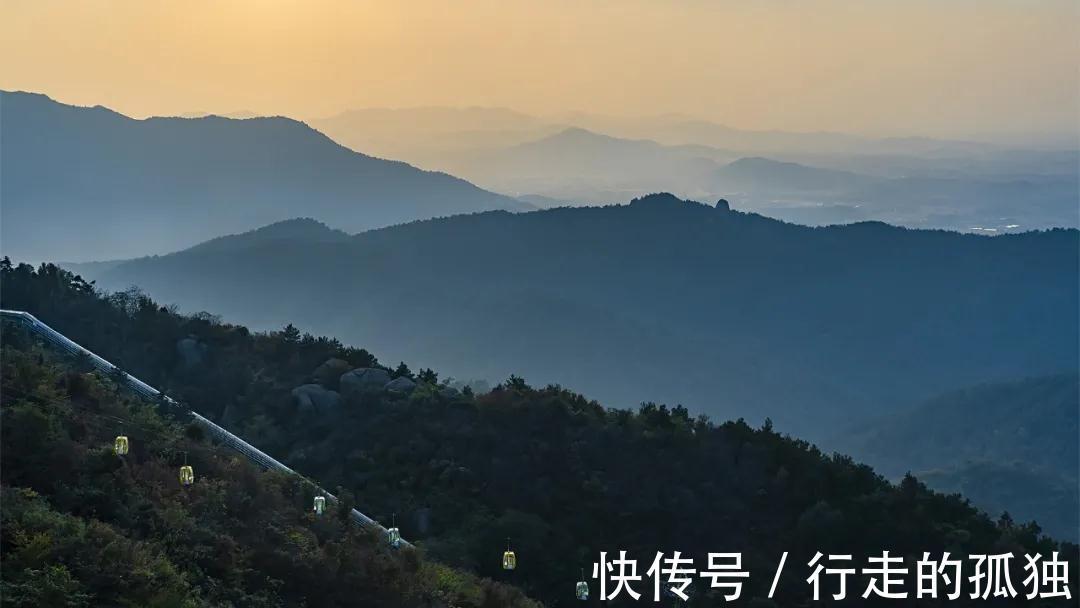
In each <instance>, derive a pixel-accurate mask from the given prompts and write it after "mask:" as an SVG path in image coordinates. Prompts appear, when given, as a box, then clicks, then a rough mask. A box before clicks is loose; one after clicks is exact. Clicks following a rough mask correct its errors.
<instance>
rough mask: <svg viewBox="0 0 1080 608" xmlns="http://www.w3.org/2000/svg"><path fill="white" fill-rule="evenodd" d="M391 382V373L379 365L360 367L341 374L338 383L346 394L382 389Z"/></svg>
mask: <svg viewBox="0 0 1080 608" xmlns="http://www.w3.org/2000/svg"><path fill="white" fill-rule="evenodd" d="M388 382H390V373H389V372H387V371H386V370H385V369H379V368H377V367H358V368H356V369H354V370H352V371H348V372H345V373H344V374H341V378H339V380H338V384H339V386H340V387H341V392H342V393H344V394H347V395H348V394H362V393H370V392H374V391H379V390H382V388H383V387H384V386H386V384H387V383H388Z"/></svg>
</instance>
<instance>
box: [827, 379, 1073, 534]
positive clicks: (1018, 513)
mask: <svg viewBox="0 0 1080 608" xmlns="http://www.w3.org/2000/svg"><path fill="white" fill-rule="evenodd" d="M1078 412H1080V377H1078V376H1077V374H1076V373H1075V372H1073V373H1066V374H1057V375H1052V376H1041V377H1037V378H1026V379H1024V380H1018V381H1013V382H1004V383H992V384H980V385H977V386H972V387H965V388H962V389H958V390H954V391H949V392H947V393H944V394H942V395H938V396H936V397H934V398H932V399H929V400H927V401H925V402H923V403H921V404H919V405H918V406H916V407H914V408H910V409H904V410H902V411H900V412H899V413H896V414H893V415H889V416H886V417H884V418H882V419H880V420H875V421H874V422H872V423H870V424H868V425H865V426H862V427H860V428H855V429H850V430H848V431H847V432H845V433H843V434H842V435H840V436H839V437H837V438H836V440H835V441H834V442H832V443H833V445H835V446H837V448H839V449H840V450H842V451H843V452H845V453H847V454H850V455H852V456H853V457H855V458H857V459H859V460H860V461H863V462H866V463H867V464H870V465H871V466H873V467H874V469H875V470H877V471H879V472H881V473H883V474H885V475H887V476H889V477H891V478H894V479H898V478H900V477H901V476H903V475H904V474H905V473H906V472H908V471H911V472H913V473H915V474H916V475H918V477H919V479H921V480H923V481H925V482H926V483H927V484H928V485H930V487H932V488H935V489H937V490H940V491H943V492H960V493H962V494H963V495H964V496H966V497H968V498H970V499H971V500H972V501H973V502H974V503H975V504H976V505H977V506H979V507H980V508H982V509H985V510H986V512H988V513H992V514H998V513H1001V512H1002V511H1008V512H1009V513H1010V514H1011V515H1012V516H1013V517H1015V518H1017V519H1019V520H1024V521H1026V520H1028V519H1037V520H1038V521H1039V523H1040V524H1041V525H1042V526H1043V529H1044V530H1046V531H1047V532H1049V533H1051V534H1053V535H1054V536H1056V537H1058V538H1063V539H1069V540H1072V541H1073V542H1075V541H1076V539H1077V529H1076V518H1077V515H1078V514H1080V497H1078V495H1077V491H1078V486H1077V477H1078V470H1077V466H1078V465H1077V463H1078V461H1080V454H1078V449H1080V448H1078V446H1077V441H1076V437H1077V435H1078V434H1080V429H1078V428H1077V424H1078V422H1080V414H1078ZM1006 480H1008V481H1006Z"/></svg>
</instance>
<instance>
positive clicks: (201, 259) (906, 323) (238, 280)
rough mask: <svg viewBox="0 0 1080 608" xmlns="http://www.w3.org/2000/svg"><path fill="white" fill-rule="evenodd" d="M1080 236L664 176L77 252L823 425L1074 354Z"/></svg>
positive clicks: (385, 343)
mask: <svg viewBox="0 0 1080 608" xmlns="http://www.w3.org/2000/svg"><path fill="white" fill-rule="evenodd" d="M282 232H284V233H287V234H302V235H303V238H286V239H283V238H280V237H278V236H275V235H279V234H281V233H282ZM1078 247H1080V239H1078V233H1077V231H1076V230H1053V231H1048V232H1032V233H1024V234H1016V235H1005V236H1002V237H996V238H988V237H982V236H976V235H962V234H956V233H948V232H939V231H915V230H906V229H902V228H895V227H891V226H887V225H884V224H880V223H861V224H856V225H851V226H840V227H830V228H807V227H802V226H796V225H791V224H785V223H783V222H779V221H776V220H772V219H768V218H764V217H761V216H758V215H754V214H745V213H739V212H734V211H725V210H723V209H722V208H713V207H711V206H707V205H701V204H698V203H693V202H684V201H681V200H679V199H677V198H675V197H673V196H671V195H653V196H649V197H645V198H642V199H638V200H635V201H633V202H632V203H631V204H630V205H621V206H611V207H606V208H562V209H555V210H549V211H541V212H535V213H528V214H517V215H515V214H509V213H500V212H494V213H483V214H477V215H469V216H458V217H452V218H446V219H438V220H432V221H423V222H415V223H411V224H407V225H402V226H396V227H392V228H387V229H382V230H376V231H372V232H366V233H362V234H358V235H356V236H352V237H348V238H344V237H342V235H340V234H339V233H336V232H333V231H331V230H330V229H329V228H325V227H319V226H317V225H315V224H312V223H311V222H308V221H303V222H299V223H296V222H290V223H288V224H286V225H284V226H276V227H272V228H269V229H264V230H263V231H261V232H254V233H249V234H244V235H239V236H235V237H229V238H225V239H219V240H218V241H216V242H215V244H212V246H203V247H197V248H193V249H191V250H188V251H183V252H180V253H177V254H173V255H167V256H161V257H149V258H143V259H137V260H131V261H128V262H124V263H120V264H117V265H115V266H113V267H111V268H101V267H98V268H79V269H78V270H79V271H80V272H86V274H88V275H90V278H94V279H97V281H98V283H99V285H101V286H103V287H106V288H111V289H124V288H127V287H129V286H131V285H138V286H140V287H142V288H144V289H145V290H147V291H148V292H149V293H150V294H151V295H152V296H153V297H155V298H157V299H158V300H160V301H163V302H166V303H176V304H178V305H179V306H180V307H181V309H182V310H187V311H199V310H212V311H215V312H218V313H221V314H223V316H224V318H225V319H226V320H235V321H238V322H243V323H246V324H249V325H253V326H255V327H256V328H264V329H265V328H280V327H281V326H284V325H285V324H286V323H289V322H292V323H296V324H297V325H298V326H300V327H301V328H303V329H306V330H311V331H313V332H318V333H328V334H332V335H337V336H339V337H341V338H342V339H344V340H346V341H350V342H354V343H356V344H360V345H363V346H364V347H366V348H371V349H372V350H373V351H377V352H380V353H383V354H384V356H386V357H387V358H388V359H389V360H393V361H396V360H398V359H403V360H408V361H410V362H416V363H417V364H421V365H430V366H431V367H436V368H439V369H442V370H445V371H447V372H450V373H451V374H454V375H456V376H458V377H465V378H477V377H483V378H487V379H490V380H494V381H499V380H502V379H504V378H506V377H507V376H508V375H510V374H511V373H515V374H519V375H524V376H525V377H526V378H527V379H528V380H530V381H532V382H534V383H540V384H543V383H546V382H562V383H566V384H567V385H568V386H574V387H577V388H579V389H580V390H582V391H583V392H584V393H585V394H586V395H588V396H591V397H596V398H599V399H602V400H603V401H604V402H605V403H608V404H611V405H622V406H625V405H634V404H636V403H638V402H639V401H641V400H653V401H657V402H666V403H669V404H675V403H682V404H684V405H686V406H688V407H690V408H691V409H692V410H693V411H698V412H707V413H710V414H712V415H714V416H717V417H721V418H734V417H738V416H744V417H747V418H748V419H750V420H758V421H760V420H761V419H764V418H765V417H766V416H770V417H772V418H773V419H774V420H775V421H776V423H777V427H778V428H779V429H782V430H785V431H790V432H793V433H796V434H798V435H800V436H807V437H809V438H811V439H814V438H818V439H821V438H827V437H829V436H831V435H833V434H835V432H836V429H837V428H838V427H839V426H841V425H843V426H846V425H849V424H852V423H856V422H860V421H866V422H869V421H871V420H874V419H876V418H878V417H880V416H882V415H884V414H885V413H887V412H889V411H894V410H898V409H900V408H904V407H907V406H908V405H909V404H911V403H914V402H917V401H919V400H922V399H928V398H930V397H932V396H933V395H935V394H938V393H940V392H942V391H945V390H948V389H952V388H957V387H961V386H965V385H970V384H975V383H979V382H986V381H1006V380H1012V379H1015V378H1019V377H1025V376H1032V375H1037V374H1045V373H1052V372H1057V371H1061V370H1069V369H1075V368H1076V367H1077V365H1078V363H1080V362H1078V353H1077V349H1076V336H1077V333H1078V319H1077V316H1076V310H1077V307H1078V305H1080V303H1078V295H1077V294H1078V291H1080V290H1078V274H1080V269H1078V260H1077V250H1078Z"/></svg>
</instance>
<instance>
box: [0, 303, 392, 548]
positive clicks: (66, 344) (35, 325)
mask: <svg viewBox="0 0 1080 608" xmlns="http://www.w3.org/2000/svg"><path fill="white" fill-rule="evenodd" d="M0 318H3V319H8V320H11V321H15V322H18V323H22V324H23V325H25V326H26V327H28V328H29V329H30V331H32V332H33V333H34V334H36V335H38V336H40V337H41V338H42V339H43V340H45V341H46V342H48V343H49V344H51V345H53V346H55V347H56V348H58V349H60V350H62V351H64V352H66V353H68V354H69V355H73V356H80V355H81V356H85V357H88V358H89V360H90V364H91V365H93V366H94V368H95V369H97V370H98V371H101V372H103V373H105V374H109V375H115V374H120V378H121V380H122V381H123V382H124V383H125V384H126V385H127V386H128V387H129V388H131V390H133V391H135V392H136V393H138V394H140V395H142V396H143V397H145V398H146V399H149V400H151V401H154V402H158V403H165V404H167V405H169V406H172V407H177V408H181V409H183V408H182V406H181V405H180V404H179V403H177V402H176V400H174V399H173V398H172V397H169V396H168V395H166V394H164V393H162V392H161V391H159V390H157V389H155V388H154V387H152V386H150V385H149V384H147V383H145V382H143V381H142V380H139V379H138V378H136V377H135V376H132V375H131V374H129V373H127V372H125V371H123V370H121V369H120V368H119V367H117V366H115V365H113V364H112V363H109V362H108V361H106V360H105V359H103V358H102V357H100V356H98V355H97V354H96V353H94V352H92V351H90V350H89V349H87V348H84V347H82V346H80V345H79V344H77V343H75V341H73V340H71V339H70V338H68V337H67V336H65V335H64V334H62V333H60V332H58V331H56V330H55V329H53V328H51V327H49V326H48V325H46V324H44V323H42V322H41V321H40V320H39V319H38V318H37V317H35V316H34V315H32V314H30V313H28V312H24V311H21V310H0ZM183 411H184V413H185V414H186V415H188V416H189V417H190V418H191V420H192V421H193V422H194V423H195V424H197V425H199V426H200V427H201V428H202V429H203V430H204V431H205V432H206V433H207V434H208V435H210V436H211V437H212V438H213V439H215V440H216V441H217V442H218V443H220V444H222V445H224V446H226V447H228V448H230V449H232V450H234V451H236V452H237V453H239V454H240V455H241V456H243V457H244V458H246V459H247V460H248V461H250V462H252V463H254V464H255V465H257V466H259V467H262V468H263V469H267V470H272V471H279V472H282V473H285V474H287V475H293V476H296V477H299V478H301V479H303V480H304V481H305V482H307V483H310V484H312V485H313V486H314V487H315V490H316V491H317V492H319V493H321V494H322V495H323V496H325V497H326V498H327V500H329V501H331V502H333V503H336V502H338V499H337V497H336V496H334V495H333V494H331V493H330V492H327V491H326V490H324V489H323V488H321V487H319V486H318V485H317V484H315V483H314V482H312V481H311V480H309V479H308V478H306V477H304V476H303V475H300V474H299V473H297V472H296V471H294V470H292V469H290V468H289V467H287V466H285V465H284V464H282V463H281V462H279V461H278V460H276V459H275V458H273V457H272V456H270V455H269V454H267V453H266V452H263V451H262V450H259V449H258V448H256V447H255V446H253V445H251V444H250V443H248V442H246V441H244V440H243V439H241V438H240V437H238V436H236V435H235V434H233V433H230V432H229V431H227V430H225V429H224V428H222V427H221V426H220V425H218V424H215V423H214V422H212V421H211V420H209V419H208V418H206V417H204V416H202V415H201V414H199V413H198V412H196V411H194V410H183ZM350 516H351V518H352V520H353V521H355V522H356V523H357V524H359V525H361V526H363V527H367V528H374V529H376V530H378V531H379V532H381V533H383V534H389V531H388V530H387V529H386V528H384V527H383V526H382V525H380V524H379V522H377V521H375V520H374V519H371V518H370V517H368V516H367V515H364V514H363V513H361V512H360V511H358V510H356V509H353V510H352V512H351V513H350ZM400 545H401V546H406V547H411V546H412V545H410V544H409V543H408V542H406V541H405V540H401V541H400Z"/></svg>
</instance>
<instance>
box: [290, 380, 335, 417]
mask: <svg viewBox="0 0 1080 608" xmlns="http://www.w3.org/2000/svg"><path fill="white" fill-rule="evenodd" d="M292 396H293V399H294V400H295V401H296V407H297V408H299V409H300V411H301V412H305V413H321V412H326V411H328V410H332V409H334V408H336V407H337V406H338V405H340V404H341V395H339V394H338V393H337V392H336V391H332V390H329V389H327V388H325V387H323V386H322V385H319V384H302V385H300V386H298V387H296V388H294V389H293V390H292Z"/></svg>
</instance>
